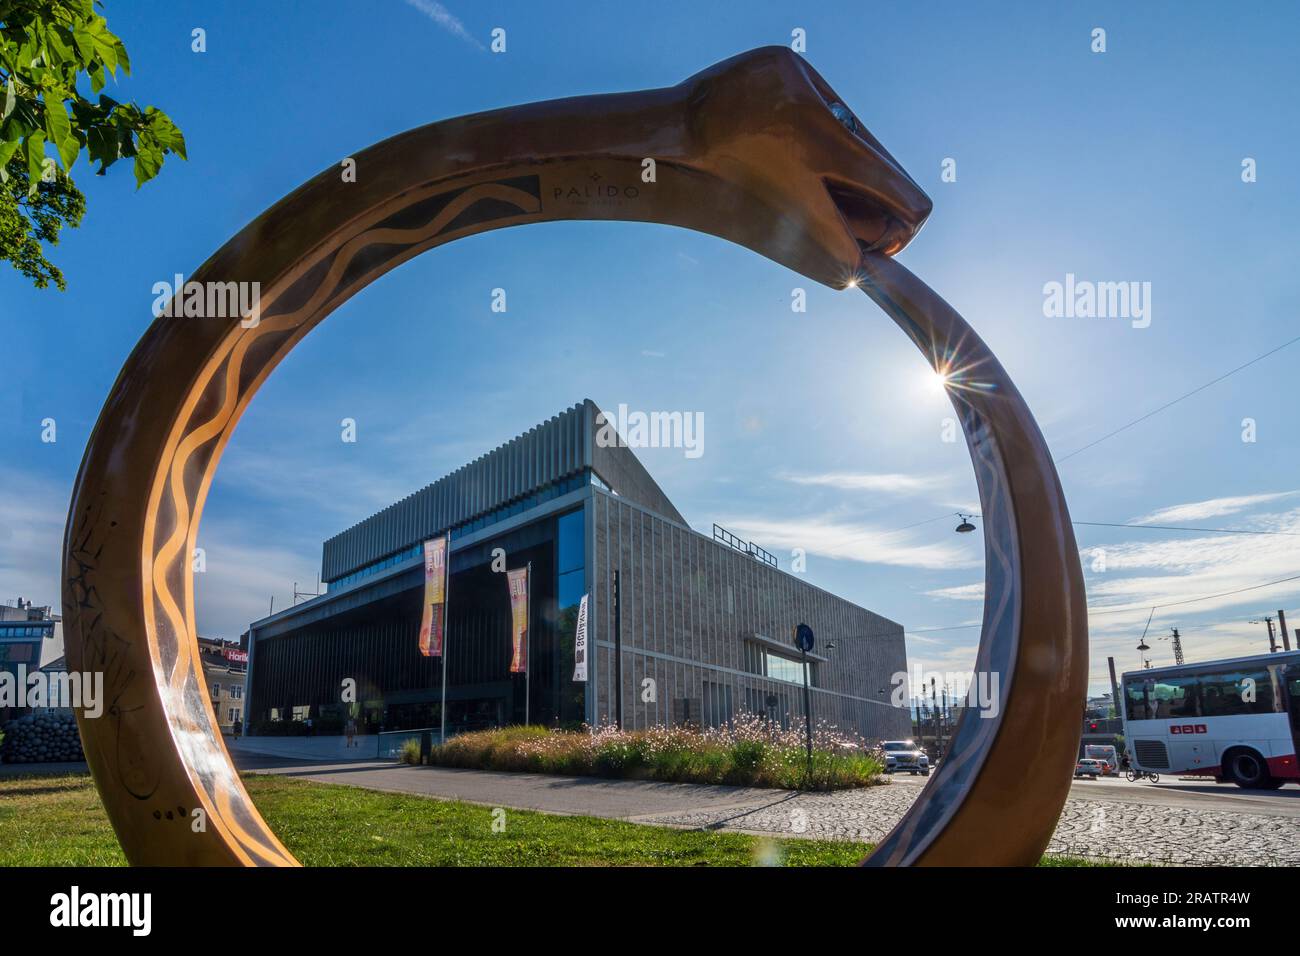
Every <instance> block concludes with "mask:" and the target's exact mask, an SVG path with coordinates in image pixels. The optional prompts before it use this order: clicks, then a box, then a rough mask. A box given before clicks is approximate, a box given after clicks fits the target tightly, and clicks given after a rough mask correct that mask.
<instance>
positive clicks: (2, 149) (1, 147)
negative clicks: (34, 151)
mask: <svg viewBox="0 0 1300 956" xmlns="http://www.w3.org/2000/svg"><path fill="white" fill-rule="evenodd" d="M19 146H22V142H21V140H18V139H10V140H8V142H4V143H0V173H3V174H4V176H5V178H8V173H5V172H4V168H5V166H6V165H9V157H10V156H13V155H14V152H17V151H18V147H19Z"/></svg>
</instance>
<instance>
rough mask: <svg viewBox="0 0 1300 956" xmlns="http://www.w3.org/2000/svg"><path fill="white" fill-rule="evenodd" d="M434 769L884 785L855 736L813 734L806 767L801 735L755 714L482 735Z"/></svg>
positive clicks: (450, 745) (450, 746) (877, 761)
mask: <svg viewBox="0 0 1300 956" xmlns="http://www.w3.org/2000/svg"><path fill="white" fill-rule="evenodd" d="M431 762H432V763H434V764H439V765H441V766H444V767H465V768H470V769H477V770H509V771H525V772H532V773H556V774H573V775H598V776H603V777H624V778H630V779H639V780H663V781H671V782H676V783H712V784H719V783H722V784H731V785H734V786H747V787H780V788H783V789H791V790H794V789H810V790H837V789H842V788H845V787H865V786H870V785H871V784H874V783H880V782H882V779H883V778H882V777H881V770H882V769H883V768H884V765H885V761H884V756H883V754H882V753H881V752H880V751H879V749H877V748H873V747H871V746H870V745H869V744H868V743H867V741H865V740H864V739H862V738H861V737H858V736H857V735H856V734H852V733H847V732H845V731H842V730H839V729H838V728H836V727H834V726H831V725H828V724H825V723H821V724H819V725H817V726H816V727H814V729H813V758H812V763H811V765H810V764H809V761H808V755H807V751H806V749H805V744H804V731H803V730H802V729H801V728H799V727H792V728H791V729H789V730H782V729H781V727H780V726H778V725H774V724H772V723H770V722H768V721H766V720H764V719H763V718H761V717H757V716H755V715H752V714H742V715H740V716H739V717H737V718H736V719H735V720H734V721H732V723H730V724H728V725H725V726H723V727H718V728H710V729H704V730H701V729H698V728H695V727H668V726H664V725H658V726H655V727H651V728H649V729H647V730H619V729H617V728H616V727H614V726H612V725H608V724H607V725H602V726H600V727H594V728H593V727H584V728H583V729H582V730H580V731H560V730H555V731H549V730H547V729H546V728H544V727H504V728H502V729H499V730H481V731H477V732H475V733H469V734H462V735H461V736H459V737H453V738H452V739H451V740H449V741H448V742H447V743H446V744H445V745H443V746H440V747H434V748H433V753H432V756H431Z"/></svg>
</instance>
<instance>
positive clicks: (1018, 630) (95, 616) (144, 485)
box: [63, 47, 1087, 866]
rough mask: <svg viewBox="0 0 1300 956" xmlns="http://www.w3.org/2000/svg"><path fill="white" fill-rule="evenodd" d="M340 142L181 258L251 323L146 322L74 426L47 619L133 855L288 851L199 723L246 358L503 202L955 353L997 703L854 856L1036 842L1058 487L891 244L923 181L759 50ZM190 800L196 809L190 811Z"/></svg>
mask: <svg viewBox="0 0 1300 956" xmlns="http://www.w3.org/2000/svg"><path fill="white" fill-rule="evenodd" d="M648 159H653V160H654V167H655V176H654V177H653V179H654V181H653V182H649V181H643V177H642V172H643V169H645V168H647V167H646V165H644V161H645V160H648ZM355 160H356V169H357V177H356V181H355V182H342V181H341V177H340V176H339V171H338V170H337V169H331V170H328V171H326V172H325V173H322V174H321V175H319V176H317V177H316V178H315V179H313V180H311V181H310V182H308V183H307V184H306V185H304V186H302V187H301V188H299V189H298V190H297V191H295V192H294V193H292V194H291V195H289V196H288V197H286V198H285V199H283V200H281V201H280V202H279V203H277V204H276V205H275V206H273V207H272V208H271V209H270V210H268V211H267V212H265V213H263V214H262V215H261V216H260V217H259V218H258V219H256V220H255V221H254V222H253V223H251V224H250V225H249V226H247V227H246V228H245V229H244V230H243V231H242V232H240V233H239V234H238V235H237V236H235V237H234V238H233V239H232V240H230V241H229V242H228V243H226V245H225V246H223V247H222V248H221V250H220V251H218V252H217V253H216V255H214V256H213V257H212V258H211V259H209V260H208V261H207V262H206V263H204V265H203V266H202V267H201V268H200V269H199V270H198V271H197V272H196V273H195V274H194V276H193V277H192V281H195V282H209V281H210V282H221V283H226V282H231V281H234V282H259V283H260V288H261V303H262V305H261V315H260V321H258V322H256V323H253V322H249V321H245V322H241V320H240V317H239V316H234V317H231V318H183V317H175V318H167V317H165V318H159V319H156V320H155V321H154V323H153V324H152V325H151V326H150V328H149V329H148V331H147V332H146V333H145V335H144V338H143V339H142V340H141V341H140V343H139V344H138V345H137V346H136V348H135V350H134V351H133V352H132V354H131V356H130V358H129V359H128V360H127V362H126V365H125V366H124V368H123V370H122V372H121V374H120V375H119V377H118V379H117V382H116V384H115V385H114V387H113V391H112V393H111V394H110V395H109V397H108V400H107V402H106V403H105V405H104V408H103V411H102V412H101V414H100V417H99V421H98V423H97V424H96V427H95V430H94V432H93V434H92V436H91V438H90V441H89V444H88V446H87V448H86V453H85V457H84V459H83V461H82V464H81V470H80V472H79V474H78V477H77V482H76V486H75V489H74V492H73V499H72V505H71V510H70V511H69V515H68V525H67V530H66V534H65V540H64V568H65V571H64V591H63V612H64V629H65V635H66V644H67V656H68V663H69V667H70V668H71V669H74V670H77V671H85V670H99V671H103V672H104V674H105V687H106V692H107V698H108V700H109V702H110V706H109V708H108V709H107V711H106V713H105V714H104V716H103V717H101V718H100V719H97V720H88V719H86V717H85V716H84V714H81V713H79V714H78V722H79V725H80V729H81V737H82V741H83V743H84V746H85V752H86V757H87V760H88V761H89V764H90V768H91V771H92V773H93V775H94V778H95V782H96V785H97V786H98V788H99V791H100V794H101V795H102V797H103V801H104V805H105V808H106V809H107V812H108V815H109V818H110V819H111V821H112V824H113V827H114V829H115V830H116V832H117V836H118V839H119V840H120V841H121V844H122V847H123V849H124V851H125V853H126V855H127V858H128V859H129V860H130V861H131V862H132V863H134V864H155V865H157V864H182V865H220V864H233V865H273V866H274V865H294V864H295V863H296V861H295V860H294V858H293V856H292V855H291V854H290V853H289V852H288V850H286V849H285V848H284V846H283V845H282V844H281V843H280V841H279V840H278V839H277V838H276V837H275V835H274V834H273V833H272V832H271V830H270V828H269V827H268V826H267V825H266V823H265V822H264V821H263V820H262V817H261V815H260V814H259V813H258V812H257V809H256V808H255V807H254V806H253V803H252V802H251V800H250V799H249V797H248V794H247V792H246V791H245V790H244V787H243V785H242V783H241V782H240V780H239V777H238V775H237V774H236V772H235V770H234V767H233V765H232V763H231V761H230V757H229V754H228V753H227V752H226V749H225V745H224V743H223V742H222V740H221V735H220V733H219V732H218V731H217V729H216V723H215V720H214V717H213V713H212V710H211V705H210V703H209V701H208V695H207V693H206V688H205V685H204V681H203V677H202V672H201V668H200V667H199V666H198V663H197V661H198V646H197V636H196V631H195V617H194V588H193V575H192V572H191V567H190V561H189V556H190V554H191V553H192V550H193V548H194V545H195V539H196V535H197V529H198V524H199V519H200V516H201V514H202V510H203V504H204V500H205V498H206V495H207V492H208V488H209V486H210V484H211V481H212V478H213V475H214V473H215V470H216V467H217V462H218V460H219V458H220V457H221V452H222V450H223V449H224V447H225V445H226V443H227V441H229V439H230V436H231V433H232V431H233V429H234V427H235V425H236V423H237V422H238V420H239V417H240V415H241V413H242V412H243V410H244V408H245V406H246V405H247V404H248V402H249V400H250V399H251V398H252V396H253V394H254V393H255V392H256V391H257V389H258V387H259V386H260V385H261V383H262V381H263V380H264V379H265V378H266V376H267V375H268V374H270V372H271V370H272V369H273V368H274V367H275V366H276V364H277V363H278V362H279V361H280V359H282V358H283V357H284V356H285V355H286V354H287V353H288V352H289V350H290V349H292V348H293V346H294V345H295V344H296V343H297V342H298V340H299V339H301V338H302V337H303V336H304V335H306V334H307V332H308V331H309V330H310V329H311V328H312V327H314V326H315V325H316V323H318V322H319V321H321V320H322V319H323V318H324V317H325V316H326V315H328V314H329V313H330V312H331V311H332V310H334V309H335V308H337V307H338V306H339V305H340V304H341V303H342V302H344V301H346V300H347V299H348V298H349V297H350V296H352V295H353V294H354V293H356V292H357V291H358V290H360V289H361V288H363V287H364V286H365V285H367V284H368V283H370V282H372V281H374V280H375V279H376V278H378V277H379V276H381V275H383V274H384V273H385V272H387V271H388V270H390V269H393V268H394V267H396V266H398V265H400V264H401V263H403V262H405V261H406V260H408V259H410V258H412V257H413V256H416V255H418V254H419V253H421V252H424V251H425V250H426V249H430V248H433V247H434V246H438V245H441V244H443V243H446V242H450V241H451V240H454V239H458V238H461V237H463V236H469V235H474V234H477V233H481V232H485V231H487V230H490V229H497V228H502V227H505V226H516V225H523V224H526V223H533V222H544V221H551V220H564V219H585V220H605V219H615V220H631V221H642V222H659V223H665V224H671V225H677V226H684V227H686V228H690V229H696V230H699V231H702V232H707V233H711V234H713V235H716V236H720V237H722V238H725V239H729V240H731V241H733V242H736V243H739V244H741V245H744V246H747V247H748V248H750V249H753V250H754V251H756V252H759V253H761V254H762V255H764V256H767V257H768V258H770V259H773V260H775V261H776V262H779V263H781V264H783V265H786V266H788V267H789V268H791V269H793V270H795V271H796V272H799V273H802V274H803V275H805V276H808V277H810V278H812V279H815V280H817V281H819V282H822V283H824V284H826V285H829V286H831V287H833V288H840V289H842V288H847V287H851V286H854V285H857V286H860V287H861V288H862V289H863V290H864V291H865V292H866V293H867V294H868V295H869V296H871V297H872V298H873V299H874V300H875V301H876V302H877V303H878V304H879V305H880V306H881V307H882V308H883V309H884V310H885V311H886V312H887V313H888V314H889V315H890V316H891V317H892V318H893V319H894V321H895V322H897V323H898V324H899V325H900V326H901V327H902V328H903V329H904V331H906V332H907V334H908V335H909V336H910V337H911V338H912V340H913V341H914V342H915V343H916V345H917V347H918V348H920V349H921V351H922V352H923V353H925V355H926V356H927V358H928V359H929V360H930V362H931V363H932V365H933V366H934V367H935V369H936V370H938V371H940V372H943V373H945V374H947V375H948V377H949V382H950V387H949V394H950V397H951V399H952V401H953V404H954V406H955V408H956V409H957V412H958V414H959V417H960V420H961V423H962V427H963V429H964V431H965V434H966V438H967V443H968V445H969V448H970V452H971V457H972V460H973V462H974V465H975V471H976V476H977V480H978V484H979V489H980V498H981V503H982V508H983V514H984V521H985V541H986V545H985V549H986V593H985V609H984V626H983V632H982V635H981V640H980V647H979V654H978V660H977V664H976V668H977V671H978V672H989V673H996V674H998V675H999V676H1000V699H999V701H998V704H999V706H998V708H997V712H996V715H993V714H991V713H990V715H989V716H987V717H983V718H981V717H980V716H978V715H976V714H975V713H973V712H972V711H971V710H969V709H968V710H967V712H966V713H965V716H963V718H962V720H961V722H960V723H959V725H958V727H957V730H956V732H955V736H954V740H953V745H952V747H951V750H950V756H949V758H948V759H946V760H944V761H943V763H942V764H941V765H940V766H939V768H938V769H937V771H936V773H935V774H934V775H933V776H932V778H931V781H930V783H929V785H928V786H927V787H926V789H925V790H924V791H923V792H922V794H921V796H920V797H919V799H918V800H917V801H916V803H915V804H914V805H913V807H912V808H911V810H910V811H909V812H908V813H907V815H906V816H905V817H904V818H903V820H902V821H901V822H900V823H899V824H898V826H897V827H896V828H895V829H894V830H893V832H892V833H890V835H889V836H888V837H887V838H886V839H885V840H884V841H883V842H882V843H881V845H880V846H879V847H878V848H877V849H876V851H875V852H874V853H873V854H872V855H871V856H870V857H869V858H868V860H867V861H866V862H867V863H869V864H885V865H913V864H938V865H944V864H947V865H954V864H967V865H969V864H987V865H1030V864H1033V863H1034V862H1036V861H1037V859H1038V858H1039V856H1040V855H1041V853H1042V852H1043V850H1044V848H1045V847H1046V845H1047V842H1048V840H1049V839H1050V837H1051V833H1052V830H1053V828H1054V826H1055V823H1056V819H1057V817H1058V815H1059V813H1060V810H1061V807H1062V806H1063V804H1064V802H1065V798H1066V794H1067V792H1068V789H1069V785H1070V779H1071V774H1070V769H1071V767H1072V766H1073V762H1074V759H1075V756H1076V753H1077V747H1078V740H1079V734H1080V722H1079V713H1080V710H1081V705H1082V701H1083V698H1084V693H1085V687H1086V680H1087V676H1086V675H1087V623H1086V617H1085V608H1084V599H1083V593H1084V592H1083V579H1082V573H1081V571H1080V567H1079V559H1078V553H1077V549H1076V547H1075V543H1074V536H1073V531H1072V529H1071V526H1070V523H1069V515H1068V513H1067V511H1066V506H1065V500H1064V497H1063V495H1062V492H1061V487H1060V483H1059V481H1058V479H1057V475H1056V471H1055V468H1054V466H1053V464H1052V461H1051V457H1050V455H1049V454H1048V451H1047V447H1046V445H1045V443H1044V441H1043V438H1042V435H1041V434H1040V433H1039V431H1038V428H1037V426H1036V424H1035V423H1034V420H1033V418H1032V416H1031V415H1030V413H1029V410H1028V408H1027V407H1026V405H1025V403H1024V401H1023V399H1022V398H1021V397H1020V394H1019V393H1018V392H1017V391H1016V389H1015V386H1014V385H1012V383H1011V381H1010V379H1009V378H1008V377H1007V375H1006V373H1005V372H1004V371H1003V369H1002V367H1001V366H1000V365H999V364H998V362H997V360H996V359H995V358H994V357H993V355H992V353H991V352H990V351H989V350H988V348H987V347H986V346H985V345H984V343H983V342H982V341H980V339H979V338H978V336H976V335H975V333H974V332H973V331H972V330H971V329H970V327H969V326H968V325H967V324H966V323H965V322H964V321H963V320H962V318H961V317H960V316H959V315H958V314H957V313H956V312H955V311H954V310H953V309H952V308H950V307H949V306H948V305H947V304H946V303H945V302H944V301H943V300H942V299H941V298H940V297H939V296H937V295H936V294H935V293H934V292H932V291H931V290H930V289H929V288H928V287H926V286H925V284H924V283H922V282H921V281H920V280H918V279H916V278H915V277H914V276H912V275H911V273H909V272H908V271H907V270H906V269H904V268H903V267H902V266H900V265H899V264H898V263H897V262H895V261H894V260H893V259H892V258H891V257H892V256H893V255H894V254H895V253H897V252H898V251H900V250H901V249H902V248H903V247H904V246H905V245H906V244H907V243H908V242H909V241H910V240H911V238H912V237H913V236H914V235H915V234H916V232H917V231H918V230H919V229H920V227H921V225H922V224H923V223H924V221H925V219H926V217H927V216H928V215H929V212H930V209H931V204H930V201H929V199H928V198H927V197H926V195H925V194H924V193H923V192H922V191H921V189H920V188H919V187H918V186H917V185H916V184H915V183H914V182H913V181H912V180H911V178H909V177H908V175H907V174H906V173H905V172H904V171H903V169H902V168H901V167H900V166H899V165H898V164H897V163H896V162H895V161H894V159H893V158H892V157H891V156H890V155H889V153H888V152H886V151H885V149H884V148H883V147H882V146H881V145H880V143H878V142H877V141H876V140H875V138H874V137H872V135H871V134H870V133H869V132H867V130H866V129H865V128H863V127H862V126H861V124H860V123H859V122H858V121H857V120H856V118H854V116H853V115H852V113H850V112H849V111H848V109H847V108H846V107H845V106H844V105H843V104H842V102H841V101H840V100H839V98H838V97H837V96H836V95H835V92H834V91H833V90H832V89H831V88H830V87H829V86H828V85H827V83H826V82H825V81H824V80H823V79H822V78H821V77H820V76H819V75H818V74H817V73H816V72H815V71H814V70H813V69H812V68H811V67H810V66H809V65H808V64H807V63H806V62H804V61H803V60H802V59H801V58H799V57H798V56H796V55H795V54H794V53H792V52H791V51H789V50H787V49H785V48H784V47H769V48H763V49H759V50H754V51H751V52H749V53H745V54H742V55H740V56H737V57H734V58H732V59H730V60H726V61H724V62H722V63H719V64H717V65H716V66H713V67H711V68H710V69H708V70H705V71H704V72H702V73H699V74H697V75H695V76H693V77H691V78H690V79H688V80H686V81H685V82H683V83H681V84H679V85H677V86H674V87H669V88H666V89H659V90H649V91H644V92H636V93H623V94H611V95H604V96H587V97H577V98H573V99H566V100H557V101H552V102H546V103H538V104H532V105H527V106H518V107H512V108H508V109H501V110H495V111H492V112H488V113H481V114H477V115H474V116H466V117H460V118H457V119H451V120H446V121H444V122H440V123H434V124H431V125H429V126H425V127H422V128H420V129H417V130H413V131H411V132H408V133H404V134H402V135H399V136H396V137H394V138H392V139H389V140H386V141H385V142H383V143H380V144H378V145H376V146H373V147H371V148H369V149H367V150H366V151H365V152H363V153H360V154H358V155H357V156H356V157H355ZM180 291H181V290H177V293H178V294H179V293H180ZM1026 768H1033V771H1034V772H1033V773H1032V774H1027V773H1025V770H1026ZM199 809H201V810H202V811H203V814H204V816H205V817H206V824H207V825H206V828H205V829H200V830H199V832H195V831H196V829H199V828H196V827H193V826H192V825H191V816H192V815H193V814H194V811H195V810H199Z"/></svg>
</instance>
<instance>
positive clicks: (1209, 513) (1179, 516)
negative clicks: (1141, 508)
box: [1133, 491, 1300, 524]
mask: <svg viewBox="0 0 1300 956" xmlns="http://www.w3.org/2000/svg"><path fill="white" fill-rule="evenodd" d="M1295 494H1300V492H1296V491H1278V492H1274V493H1272V494H1262V495H1237V496H1235V497H1231V498H1210V499H1208V500H1206V501H1193V502H1189V503H1188V504H1182V505H1172V506H1171V507H1168V508H1161V509H1159V510H1158V511H1153V512H1151V513H1150V514H1148V515H1143V516H1142V517H1141V518H1137V519H1135V520H1134V522H1133V523H1134V524H1180V523H1183V522H1187V521H1204V520H1205V519H1206V518H1221V517H1223V516H1224V515H1232V514H1238V513H1239V512H1242V511H1246V510H1248V509H1250V508H1254V507H1255V506H1256V505H1262V504H1265V503H1267V502H1270V501H1277V500H1278V499H1279V498H1288V497H1290V496H1292V495H1295Z"/></svg>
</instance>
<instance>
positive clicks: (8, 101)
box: [0, 76, 18, 119]
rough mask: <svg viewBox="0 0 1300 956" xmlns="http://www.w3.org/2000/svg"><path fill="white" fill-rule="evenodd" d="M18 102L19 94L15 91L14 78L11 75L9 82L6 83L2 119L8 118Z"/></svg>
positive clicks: (0, 116) (0, 117)
mask: <svg viewBox="0 0 1300 956" xmlns="http://www.w3.org/2000/svg"><path fill="white" fill-rule="evenodd" d="M17 102H18V94H17V93H16V92H15V91H14V78H13V77H12V76H11V77H9V82H7V83H6V84H5V110H4V113H3V115H0V119H8V118H9V114H10V113H12V112H13V111H14V104H15V103H17Z"/></svg>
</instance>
